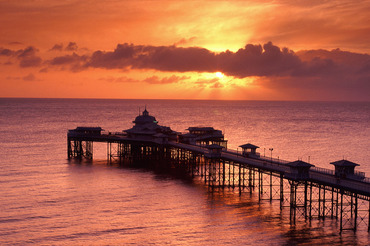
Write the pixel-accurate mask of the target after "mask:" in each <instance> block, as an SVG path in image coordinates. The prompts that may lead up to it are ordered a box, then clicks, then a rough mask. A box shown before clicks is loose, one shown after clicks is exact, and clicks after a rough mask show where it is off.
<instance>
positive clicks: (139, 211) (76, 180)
mask: <svg viewBox="0 0 370 246" xmlns="http://www.w3.org/2000/svg"><path fill="white" fill-rule="evenodd" d="M145 107H146V109H147V110H148V111H149V114H150V115H153V116H154V117H156V119H157V121H158V122H159V124H160V125H164V126H169V127H171V129H172V130H175V131H178V132H186V129H187V128H188V127H192V126H212V127H214V128H216V129H220V130H222V131H223V133H224V134H225V138H226V139H227V140H228V148H229V149H235V150H237V149H239V150H240V148H239V146H240V145H242V144H245V143H252V144H254V145H257V146H259V149H258V151H259V153H260V154H261V155H265V156H267V157H272V158H279V159H282V160H288V161H295V160H298V159H299V160H303V161H306V162H309V163H311V164H313V165H315V166H317V167H321V168H327V169H334V167H333V165H332V164H330V162H334V161H338V160H342V159H346V160H350V161H352V162H355V163H358V164H359V165H360V166H358V167H356V170H357V171H361V172H365V173H366V176H367V177H370V163H369V157H370V155H369V149H370V103H369V102H285V101H281V102H280V101H209V100H113V99H112V100H108V99H107V100H106V99H27V98H0V245H369V244H370V233H369V232H368V231H367V225H368V221H367V218H365V219H363V218H362V219H360V224H359V228H358V230H357V231H356V232H353V231H343V232H342V233H339V220H336V219H328V218H326V219H325V220H318V219H313V220H311V221H305V220H304V219H300V220H298V221H297V222H296V224H291V223H290V220H289V209H288V208H286V209H285V208H284V209H283V210H282V211H280V209H279V203H278V201H272V202H269V201H262V202H259V201H258V196H257V197H256V195H255V194H250V193H249V192H241V193H239V190H236V189H235V190H234V189H231V188H225V189H223V190H221V189H215V190H210V189H209V187H207V186H206V185H205V184H204V183H203V182H202V181H201V180H200V179H197V178H195V179H193V180H189V179H183V178H181V177H178V176H174V175H171V174H166V173H158V172H156V171H153V170H149V169H143V168H132V167H130V168H129V167H122V166H119V165H108V164H107V161H106V148H107V147H106V145H104V144H103V143H100V144H94V161H93V162H86V163H85V162H82V163H78V162H74V161H68V159H67V131H68V129H74V128H76V127H77V126H100V127H102V128H103V129H104V130H105V131H110V132H121V131H122V130H125V129H128V128H131V127H132V126H133V123H132V121H133V120H134V119H135V117H136V116H138V115H139V114H140V112H142V111H143V110H144V108H145ZM366 206H368V205H366ZM367 209H368V207H367Z"/></svg>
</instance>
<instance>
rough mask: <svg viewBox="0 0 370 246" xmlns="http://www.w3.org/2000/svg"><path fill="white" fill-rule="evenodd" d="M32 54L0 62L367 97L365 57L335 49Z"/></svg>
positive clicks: (368, 60)
mask: <svg viewBox="0 0 370 246" xmlns="http://www.w3.org/2000/svg"><path fill="white" fill-rule="evenodd" d="M68 47H69V48H68ZM68 47H67V48H68V49H70V50H74V49H77V45H76V44H75V43H73V42H71V43H70V44H69V45H68ZM67 48H66V49H67ZM58 49H59V48H58ZM79 51H80V52H81V50H79ZM37 52H38V50H37V49H36V48H34V47H32V46H31V47H27V48H26V49H22V50H10V49H5V48H0V56H4V57H9V59H11V58H13V57H15V58H16V59H18V61H19V65H20V66H21V67H33V66H40V65H41V64H45V65H48V68H52V67H54V68H61V69H70V70H72V71H74V72H77V71H81V70H84V69H88V68H101V69H120V70H123V71H127V70H130V69H152V70H157V71H163V72H199V73H201V72H210V73H214V72H218V71H219V72H222V73H223V74H225V75H227V76H232V77H235V78H246V77H259V79H258V80H257V81H260V82H259V83H260V84H263V86H265V87H268V88H275V89H276V90H279V88H280V89H289V88H296V89H299V88H301V89H305V90H306V89H307V90H311V89H314V90H317V91H318V90H324V91H326V92H327V93H332V92H333V93H337V95H345V94H346V93H345V92H346V91H347V93H348V95H351V97H354V96H353V95H356V91H357V94H358V95H360V97H361V98H365V99H366V100H369V98H368V96H367V98H366V97H365V95H364V93H363V92H364V91H367V92H368V91H370V80H369V78H370V55H368V54H357V53H352V52H348V51H342V50H339V49H336V50H331V51H328V50H306V51H299V52H294V51H292V50H289V49H288V48H280V47H278V46H276V45H273V44H272V43H271V42H268V43H266V44H264V45H254V44H247V45H246V46H245V47H243V48H241V49H239V50H238V51H236V52H232V51H229V50H227V51H224V52H220V53H216V52H213V51H210V50H208V49H205V48H201V47H176V46H174V45H171V46H150V45H134V44H127V43H125V44H118V45H117V47H116V48H115V49H114V50H113V51H101V50H98V51H95V52H93V53H92V54H91V55H79V54H77V53H76V52H73V54H68V55H64V56H57V57H54V58H52V59H50V60H48V61H45V62H44V63H42V59H41V58H40V57H39V56H37ZM45 71H46V70H45ZM266 78H268V79H266ZM184 79H186V78H185V77H179V76H175V75H174V76H171V77H164V78H159V77H157V76H152V77H149V78H147V79H145V80H135V81H137V82H146V83H151V84H169V83H177V82H179V81H181V80H184ZM126 80H127V78H126ZM129 81H131V80H129ZM115 82H127V81H125V79H124V78H123V79H122V81H115ZM255 83H258V82H255ZM195 84H196V82H195ZM197 85H198V84H197ZM221 86H222V84H217V81H214V82H213V87H214V88H220V87H221ZM339 91H341V92H343V93H339Z"/></svg>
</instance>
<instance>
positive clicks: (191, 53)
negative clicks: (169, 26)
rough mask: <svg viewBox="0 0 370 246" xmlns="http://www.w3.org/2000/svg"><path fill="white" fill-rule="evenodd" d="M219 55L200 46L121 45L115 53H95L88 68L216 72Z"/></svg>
mask: <svg viewBox="0 0 370 246" xmlns="http://www.w3.org/2000/svg"><path fill="white" fill-rule="evenodd" d="M216 63H217V62H216V54H215V53H213V52H211V51H209V50H207V49H204V48H199V47H190V48H181V47H175V46H142V45H138V46H135V45H133V44H119V45H117V47H116V49H115V50H114V51H112V52H103V51H96V52H94V53H93V55H92V57H91V60H90V62H88V63H87V64H86V65H87V66H88V67H98V68H107V69H117V68H120V69H123V68H134V69H154V70H160V71H176V72H188V71H195V72H209V71H216V70H217V66H216Z"/></svg>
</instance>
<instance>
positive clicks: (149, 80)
mask: <svg viewBox="0 0 370 246" xmlns="http://www.w3.org/2000/svg"><path fill="white" fill-rule="evenodd" d="M190 78H191V77H189V76H176V75H172V76H170V77H162V78H160V77H158V76H151V77H147V78H145V79H134V78H130V77H127V76H122V77H118V78H114V77H106V78H100V79H99V80H103V81H107V82H116V83H139V82H144V83H148V84H173V83H178V82H180V81H183V80H187V79H190Z"/></svg>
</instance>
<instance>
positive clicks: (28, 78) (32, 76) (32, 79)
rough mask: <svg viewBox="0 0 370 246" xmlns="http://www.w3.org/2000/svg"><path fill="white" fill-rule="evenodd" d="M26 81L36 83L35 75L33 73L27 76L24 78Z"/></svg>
mask: <svg viewBox="0 0 370 246" xmlns="http://www.w3.org/2000/svg"><path fill="white" fill-rule="evenodd" d="M22 79H23V80H24V81H34V80H35V79H36V77H35V75H33V74H32V73H30V74H28V75H27V76H24V77H23V78H22Z"/></svg>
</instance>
